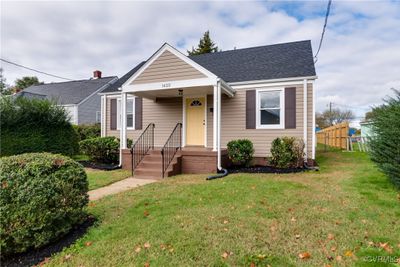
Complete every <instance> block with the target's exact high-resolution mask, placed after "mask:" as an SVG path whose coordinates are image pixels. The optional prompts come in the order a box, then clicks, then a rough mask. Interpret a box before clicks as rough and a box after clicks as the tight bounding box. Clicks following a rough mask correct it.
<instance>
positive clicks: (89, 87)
mask: <svg viewBox="0 0 400 267" xmlns="http://www.w3.org/2000/svg"><path fill="white" fill-rule="evenodd" d="M116 78H117V77H116V76H112V77H104V78H100V79H90V80H79V81H71V82H61V83H48V84H40V85H33V86H29V87H28V88H25V89H24V90H23V92H24V94H27V95H28V94H32V95H44V96H46V98H47V99H49V100H55V101H57V103H58V104H61V105H68V104H78V103H79V102H81V101H82V100H83V99H85V98H86V97H88V96H90V95H91V94H93V93H94V92H96V91H97V90H99V89H100V88H101V87H103V86H107V85H108V84H109V85H110V84H111V83H112V82H115V81H113V80H114V79H116ZM109 85H108V87H109ZM22 96H24V95H22Z"/></svg>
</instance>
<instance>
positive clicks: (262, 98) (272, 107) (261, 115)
mask: <svg viewBox="0 0 400 267" xmlns="http://www.w3.org/2000/svg"><path fill="white" fill-rule="evenodd" d="M283 97H284V95H283V89H268V90H267V89H265V90H264V89H261V90H258V91H257V128H259V129H283V125H284V118H283V116H284V113H283V111H284V107H283V105H284V99H283Z"/></svg>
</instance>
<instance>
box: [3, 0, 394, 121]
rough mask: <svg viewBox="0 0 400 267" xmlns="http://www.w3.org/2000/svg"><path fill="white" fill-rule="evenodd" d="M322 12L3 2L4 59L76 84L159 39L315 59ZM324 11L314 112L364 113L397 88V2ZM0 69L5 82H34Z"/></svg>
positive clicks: (112, 71)
mask: <svg viewBox="0 0 400 267" xmlns="http://www.w3.org/2000/svg"><path fill="white" fill-rule="evenodd" d="M325 7H326V5H325V4H322V3H321V2H304V3H302V2H296V3H290V2H284V3H283V2H272V3H271V2H268V3H263V2H74V1H72V2H4V1H3V2H2V8H1V56H2V57H3V58H6V59H9V60H12V61H15V62H18V63H21V64H25V65H27V66H31V67H34V68H37V69H40V70H43V71H47V72H50V73H54V74H58V75H60V76H65V77H71V78H74V79H84V78H88V77H90V76H91V74H92V71H93V70H94V69H100V70H102V71H103V73H104V75H118V76H122V75H123V74H124V73H126V72H127V71H128V70H129V69H131V68H132V67H134V66H135V65H136V64H137V63H139V62H141V61H142V60H146V59H147V58H148V57H149V56H150V55H151V54H152V53H153V52H154V51H155V50H156V49H157V48H159V47H160V46H161V45H162V44H163V43H164V42H169V43H171V44H172V45H174V46H178V44H179V46H180V49H181V50H182V51H183V52H185V50H186V49H190V48H191V46H193V45H196V44H197V42H198V39H199V37H200V36H201V35H202V34H203V32H204V31H206V30H208V29H209V30H210V31H211V34H212V38H213V39H214V40H215V41H216V42H217V44H218V46H219V47H220V48H221V49H223V50H229V49H233V48H234V47H237V48H243V47H249V46H258V45H265V44H273V43H279V42H288V41H296V40H305V39H311V40H312V44H313V49H314V52H315V51H316V49H317V45H318V42H319V38H320V34H321V30H322V25H323V21H324V14H325ZM331 11H332V13H331V16H330V18H329V23H328V28H327V32H326V36H325V40H324V43H323V46H322V50H321V52H320V55H319V60H318V63H317V65H316V70H317V74H318V76H319V79H318V81H317V82H316V90H317V109H319V110H321V109H324V108H325V107H326V105H327V104H328V103H329V102H336V103H338V104H341V105H347V106H352V107H354V108H355V109H354V111H356V113H357V114H358V115H361V114H362V113H363V112H364V110H365V107H368V106H369V105H373V104H377V103H381V102H382V101H381V99H382V98H383V97H384V96H385V95H387V94H390V88H391V87H397V88H400V76H399V73H400V67H399V62H400V50H399V47H400V5H399V4H398V2H373V1H370V2H359V1H346V2H345V1H340V2H338V1H334V2H333V5H332V10H331ZM2 67H3V68H4V71H5V72H4V74H5V76H6V78H7V79H8V82H9V83H12V82H13V80H15V79H16V78H17V77H21V76H24V75H37V74H36V73H33V72H29V71H26V70H23V69H20V68H17V67H13V66H10V65H6V64H3V63H2ZM37 76H38V77H39V78H40V79H41V80H44V81H46V82H50V81H57V80H56V79H53V78H51V77H47V76H43V75H37ZM356 107H357V109H356ZM359 107H362V108H363V109H360V108H359Z"/></svg>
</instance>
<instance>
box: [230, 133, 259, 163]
mask: <svg viewBox="0 0 400 267" xmlns="http://www.w3.org/2000/svg"><path fill="white" fill-rule="evenodd" d="M227 147H228V157H229V159H230V160H231V161H232V162H233V163H234V164H236V165H245V166H246V167H248V166H250V163H251V161H252V159H253V154H254V148H253V143H252V142H251V141H250V140H248V139H238V140H232V141H230V142H229V143H228V145H227Z"/></svg>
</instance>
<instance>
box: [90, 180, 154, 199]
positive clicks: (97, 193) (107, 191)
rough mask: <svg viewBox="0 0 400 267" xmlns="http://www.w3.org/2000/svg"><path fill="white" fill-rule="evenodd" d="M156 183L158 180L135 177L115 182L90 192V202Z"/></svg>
mask: <svg viewBox="0 0 400 267" xmlns="http://www.w3.org/2000/svg"><path fill="white" fill-rule="evenodd" d="M154 182H157V180H150V179H137V178H133V177H130V178H126V179H124V180H121V181H118V182H115V183H113V184H110V185H107V186H104V187H101V188H97V189H94V190H91V191H89V200H90V201H93V200H98V199H100V198H102V197H105V196H108V195H113V194H117V193H120V192H124V191H127V190H129V189H132V188H135V187H138V186H141V185H145V184H150V183H154Z"/></svg>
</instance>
